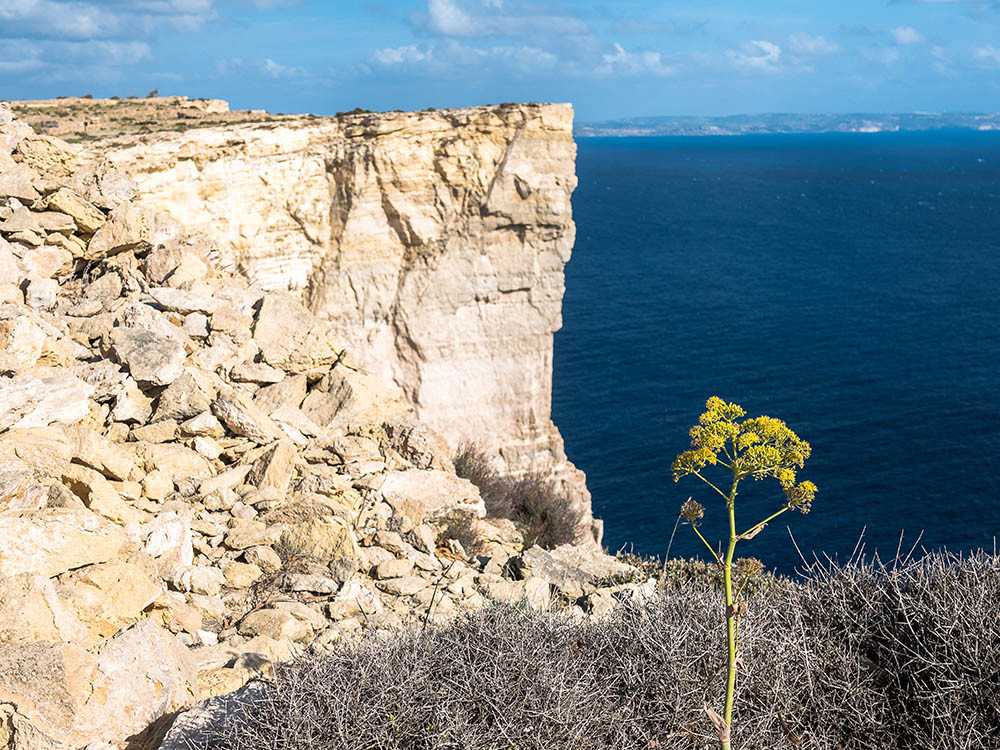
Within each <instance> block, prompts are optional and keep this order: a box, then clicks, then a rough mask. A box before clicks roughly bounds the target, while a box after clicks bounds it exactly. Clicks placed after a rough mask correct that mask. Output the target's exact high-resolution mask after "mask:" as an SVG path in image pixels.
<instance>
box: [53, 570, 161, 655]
mask: <svg viewBox="0 0 1000 750" xmlns="http://www.w3.org/2000/svg"><path fill="white" fill-rule="evenodd" d="M56 590H57V591H58V593H59V595H60V598H61V599H62V600H63V601H65V602H67V603H68V604H69V606H71V607H72V609H73V611H74V612H75V613H76V614H77V616H78V617H79V618H80V620H81V621H82V622H83V624H84V625H85V626H86V628H87V630H88V631H89V632H90V634H91V636H92V637H93V641H92V643H97V642H99V641H101V640H104V639H105V638H110V637H111V636H113V635H114V634H115V633H117V632H118V631H120V630H122V629H123V628H125V627H127V626H129V625H131V624H133V623H135V622H136V621H138V620H139V619H140V618H141V617H142V612H143V610H145V609H146V607H148V606H149V605H150V604H152V603H153V602H154V601H155V600H156V598H157V597H158V596H159V595H160V594H161V593H162V591H163V586H162V585H161V584H160V583H158V582H157V581H155V580H154V579H153V578H152V577H150V575H149V572H148V571H146V570H144V569H143V568H142V567H141V566H139V565H136V564H134V563H126V562H114V563H101V564H97V565H89V566H87V567H85V568H82V569H80V570H78V571H74V572H72V573H69V574H68V575H66V576H63V577H62V578H60V580H59V583H58V586H57V588H56ZM88 645H90V644H88Z"/></svg>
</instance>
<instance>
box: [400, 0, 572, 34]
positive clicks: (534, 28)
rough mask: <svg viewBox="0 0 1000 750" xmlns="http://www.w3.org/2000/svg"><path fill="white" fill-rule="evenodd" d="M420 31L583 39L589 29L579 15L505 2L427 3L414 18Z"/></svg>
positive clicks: (457, 0)
mask: <svg viewBox="0 0 1000 750" xmlns="http://www.w3.org/2000/svg"><path fill="white" fill-rule="evenodd" d="M411 23H412V25H413V26H414V27H415V28H416V30H417V31H421V32H425V33H426V32H429V33H431V34H434V35H439V36H446V37H489V36H520V37H524V36H530V37H537V36H539V35H546V34H547V35H553V34H554V35H561V36H582V35H586V34H589V33H590V30H589V27H588V26H587V24H585V23H584V22H583V21H581V20H580V19H579V18H576V17H575V16H571V15H567V14H560V13H554V12H552V11H550V10H548V9H547V8H545V7H541V6H536V5H535V4H533V3H526V2H520V3H517V4H516V5H515V6H508V5H505V4H504V3H503V2H501V0H479V1H478V2H471V1H470V0H427V10H426V12H424V13H418V14H414V15H413V16H411Z"/></svg>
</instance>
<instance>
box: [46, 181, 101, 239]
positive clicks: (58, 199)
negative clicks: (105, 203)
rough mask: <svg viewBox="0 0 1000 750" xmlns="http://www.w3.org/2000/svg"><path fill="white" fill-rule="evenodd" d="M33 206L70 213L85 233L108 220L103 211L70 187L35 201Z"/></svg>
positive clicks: (97, 227) (62, 188)
mask: <svg viewBox="0 0 1000 750" xmlns="http://www.w3.org/2000/svg"><path fill="white" fill-rule="evenodd" d="M33 208H35V209H36V210H38V209H51V210H55V211H60V212H61V213H64V214H67V215H69V216H70V217H72V219H73V221H74V223H75V226H76V227H78V228H79V229H80V231H81V232H83V233H84V234H93V233H94V232H96V231H97V230H98V229H100V228H101V227H102V226H103V225H104V223H105V222H106V221H107V218H106V217H105V216H104V212H103V211H101V210H100V209H99V208H97V206H95V205H94V204H93V203H91V202H90V201H88V200H87V199H86V198H84V197H83V196H81V195H80V194H79V193H77V192H76V191H75V190H71V189H70V188H68V187H61V188H59V189H58V190H56V191H55V192H54V193H51V194H49V195H48V196H46V197H45V199H44V200H42V201H39V202H37V203H35V205H34V206H33Z"/></svg>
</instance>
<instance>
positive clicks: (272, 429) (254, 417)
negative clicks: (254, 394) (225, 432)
mask: <svg viewBox="0 0 1000 750" xmlns="http://www.w3.org/2000/svg"><path fill="white" fill-rule="evenodd" d="M212 413H213V414H214V415H215V416H216V417H218V418H219V421H220V422H222V424H224V425H225V426H226V427H227V428H228V429H229V431H230V432H232V433H233V434H234V435H240V436H242V437H246V438H249V439H250V440H253V441H254V442H255V443H261V444H264V443H269V442H271V441H272V440H276V439H278V438H280V437H282V436H283V433H282V431H281V428H279V427H278V426H277V425H276V424H275V423H274V421H273V420H272V419H271V418H270V417H268V416H267V415H266V414H264V412H262V411H261V410H260V409H258V408H257V407H256V406H255V405H254V404H253V401H251V400H250V399H249V398H246V397H245V396H243V394H241V393H237V392H233V393H231V394H229V395H228V396H219V397H218V398H217V399H215V401H214V402H212Z"/></svg>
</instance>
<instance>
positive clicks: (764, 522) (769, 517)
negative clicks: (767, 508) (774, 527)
mask: <svg viewBox="0 0 1000 750" xmlns="http://www.w3.org/2000/svg"><path fill="white" fill-rule="evenodd" d="M788 509H789V506H787V505H786V506H785V507H784V508H782V509H781V510H779V511H778V512H777V513H772V514H771V515H769V516H768V517H767V518H765V519H764V520H763V521H761V522H760V523H758V524H754V525H753V526H751V527H750V528H749V529H747V530H746V531H744V532H743V533H742V534H740V536H741V537H745V536H747V535H748V534H752V533H753V532H755V531H756V530H757V529H759V528H761V527H762V526H765V525H767V524H768V523H770V522H771V521H773V520H774V519H775V518H777V517H778V516H780V515H781V514H782V513H784V512H785V511H786V510H788Z"/></svg>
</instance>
